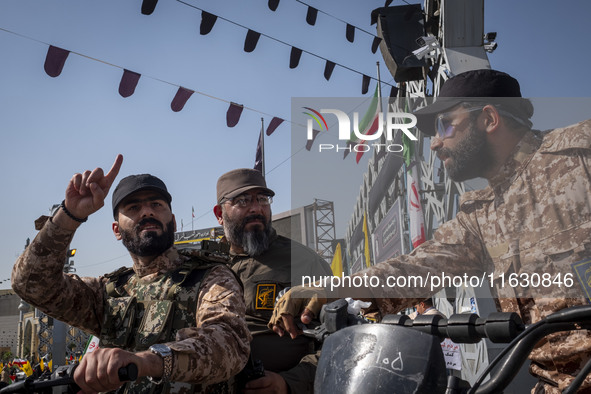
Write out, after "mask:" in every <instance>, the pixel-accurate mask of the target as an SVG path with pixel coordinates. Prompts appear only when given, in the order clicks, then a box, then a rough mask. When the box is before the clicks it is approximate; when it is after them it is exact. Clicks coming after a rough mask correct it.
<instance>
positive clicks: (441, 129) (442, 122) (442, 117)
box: [435, 107, 484, 140]
mask: <svg viewBox="0 0 591 394" xmlns="http://www.w3.org/2000/svg"><path fill="white" fill-rule="evenodd" d="M483 108H484V107H475V108H467V109H466V110H465V111H464V112H466V113H468V112H474V111H482V109H483ZM453 112H455V111H453ZM453 112H452V111H449V112H443V113H440V114H439V115H437V117H436V118H435V132H436V133H437V137H439V139H441V140H444V139H446V138H451V137H453V135H454V133H455V131H456V128H457V126H458V125H457V124H456V125H454V124H452V122H453V120H454V119H453V118H452V117H451V114H452V113H453Z"/></svg>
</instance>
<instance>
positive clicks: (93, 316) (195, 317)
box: [12, 155, 250, 393]
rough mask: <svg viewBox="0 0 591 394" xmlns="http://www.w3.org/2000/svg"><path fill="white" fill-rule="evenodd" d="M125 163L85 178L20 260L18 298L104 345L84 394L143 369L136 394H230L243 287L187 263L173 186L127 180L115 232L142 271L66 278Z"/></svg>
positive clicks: (91, 358) (200, 260)
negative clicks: (76, 245)
mask: <svg viewBox="0 0 591 394" xmlns="http://www.w3.org/2000/svg"><path fill="white" fill-rule="evenodd" d="M122 162H123V157H122V156H121V155H119V156H118V157H117V159H116V160H115V163H114V164H113V167H112V168H111V170H110V171H109V172H108V173H107V174H106V175H104V174H103V170H102V169H100V168H97V169H95V170H94V171H92V172H91V171H86V172H84V173H83V174H75V175H74V176H73V177H72V179H71V180H70V182H69V184H68V186H67V188H66V196H65V199H64V201H63V202H62V204H61V206H60V209H59V210H58V211H57V212H56V213H55V215H54V216H53V217H51V218H48V217H41V218H40V219H38V220H37V222H36V226H37V228H38V229H39V230H40V231H39V234H38V235H37V237H36V238H35V239H34V241H33V242H32V243H31V244H30V245H29V246H28V247H27V249H26V250H25V252H24V253H23V254H22V255H21V256H20V257H19V259H18V260H17V262H16V264H15V266H14V269H13V273H12V286H13V289H14V291H15V292H16V293H17V294H19V295H20V296H21V297H22V298H23V300H25V301H27V302H29V303H30V304H32V305H34V306H35V307H37V308H39V309H40V310H42V311H43V312H45V313H47V314H48V315H50V316H53V317H55V318H57V319H59V320H61V321H64V322H66V323H68V324H71V325H73V326H76V327H79V328H81V329H83V330H85V331H87V332H89V333H92V334H93V335H96V336H98V337H99V338H100V341H101V342H100V347H99V348H98V349H97V350H95V351H94V352H92V353H89V354H86V355H85V356H84V358H83V359H82V361H81V362H80V365H79V366H78V367H77V368H76V370H75V373H74V379H75V381H76V383H77V384H78V385H79V386H80V388H81V389H82V391H83V392H89V393H90V392H104V391H109V390H114V389H116V388H118V387H120V386H121V385H122V384H123V383H122V382H120V381H119V379H118V375H117V371H118V369H119V368H120V367H123V366H126V365H128V364H130V363H134V364H136V365H137V367H138V376H139V377H140V379H139V380H138V381H136V382H134V383H130V384H128V387H126V392H129V393H144V392H146V393H148V392H149V393H168V392H173V393H185V392H186V393H189V392H191V393H192V392H227V391H229V390H230V389H232V387H230V386H231V384H230V382H228V380H229V379H230V378H231V377H232V376H233V375H235V374H236V373H238V372H239V371H240V370H241V369H242V367H243V366H244V365H245V363H246V360H247V359H248V353H249V340H250V334H249V332H248V329H247V327H246V323H245V320H244V311H245V307H244V301H243V292H242V287H241V285H240V284H239V281H238V280H237V279H236V277H235V276H234V274H233V273H232V272H231V271H230V270H229V269H228V268H227V267H226V266H225V265H224V264H223V263H215V262H213V261H210V260H208V259H205V258H204V257H203V256H200V255H181V254H180V253H179V252H178V251H177V250H176V249H175V248H174V246H173V240H174V231H175V229H176V223H175V217H174V215H173V213H172V210H171V201H172V197H171V195H170V194H169V192H168V190H167V188H166V185H165V184H164V182H162V181H161V180H160V179H158V178H157V177H155V176H153V175H150V174H141V175H131V176H128V177H126V178H123V179H122V180H121V181H120V183H119V185H118V186H117V187H116V189H115V191H114V192H113V215H114V219H115V221H114V222H113V225H112V228H113V233H114V234H115V237H116V238H117V239H118V240H121V241H122V242H123V245H124V246H125V247H126V248H127V250H128V251H129V254H130V256H131V260H132V261H133V267H132V268H122V269H120V270H117V271H115V272H113V273H111V274H108V275H105V276H101V277H99V278H89V277H84V278H81V277H78V276H77V275H74V274H67V273H64V272H63V265H64V257H65V255H66V251H67V249H68V246H69V244H70V241H71V240H72V237H73V236H74V232H75V231H76V229H77V228H78V227H79V226H80V225H81V224H82V223H83V222H85V221H86V220H87V218H88V216H89V215H91V214H93V213H94V212H96V211H97V210H99V209H100V208H101V207H102V206H103V205H104V199H105V197H106V196H107V194H108V192H109V189H110V187H111V185H112V183H113V181H114V180H115V177H116V176H117V174H118V172H119V169H120V167H121V164H122Z"/></svg>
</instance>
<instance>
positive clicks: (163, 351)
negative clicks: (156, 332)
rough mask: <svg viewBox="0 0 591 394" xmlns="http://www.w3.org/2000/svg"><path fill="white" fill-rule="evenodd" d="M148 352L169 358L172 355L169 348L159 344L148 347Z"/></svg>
mask: <svg viewBox="0 0 591 394" xmlns="http://www.w3.org/2000/svg"><path fill="white" fill-rule="evenodd" d="M150 350H151V351H153V352H154V353H158V354H160V355H161V356H163V357H166V356H170V355H171V354H172V352H171V350H170V348H169V347H168V346H166V345H163V344H161V343H157V344H155V345H152V346H150Z"/></svg>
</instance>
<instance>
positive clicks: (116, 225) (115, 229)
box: [112, 222, 121, 241]
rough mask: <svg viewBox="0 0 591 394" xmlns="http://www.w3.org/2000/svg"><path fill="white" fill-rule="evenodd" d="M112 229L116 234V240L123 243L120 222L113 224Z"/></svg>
mask: <svg viewBox="0 0 591 394" xmlns="http://www.w3.org/2000/svg"><path fill="white" fill-rule="evenodd" d="M112 228H113V234H115V238H117V241H121V231H120V230H119V222H113V225H112Z"/></svg>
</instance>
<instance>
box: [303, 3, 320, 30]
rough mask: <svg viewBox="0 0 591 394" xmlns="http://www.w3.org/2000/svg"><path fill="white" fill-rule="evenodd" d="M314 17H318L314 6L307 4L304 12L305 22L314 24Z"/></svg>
mask: <svg viewBox="0 0 591 394" xmlns="http://www.w3.org/2000/svg"><path fill="white" fill-rule="evenodd" d="M316 17H318V10H317V9H316V8H314V7H310V6H308V13H307V14H306V22H308V24H309V25H311V26H314V25H315V24H316Z"/></svg>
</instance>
